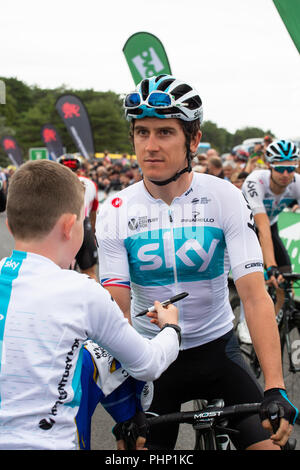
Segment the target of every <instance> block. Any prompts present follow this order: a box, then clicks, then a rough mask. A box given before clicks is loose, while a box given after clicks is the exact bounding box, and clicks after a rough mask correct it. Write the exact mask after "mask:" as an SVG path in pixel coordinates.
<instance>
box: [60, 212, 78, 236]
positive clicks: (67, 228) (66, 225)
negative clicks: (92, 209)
mask: <svg viewBox="0 0 300 470" xmlns="http://www.w3.org/2000/svg"><path fill="white" fill-rule="evenodd" d="M76 220H77V216H76V214H63V215H62V220H61V226H62V233H63V237H64V238H65V239H66V240H70V238H71V235H72V230H73V227H74V224H75V222H76Z"/></svg>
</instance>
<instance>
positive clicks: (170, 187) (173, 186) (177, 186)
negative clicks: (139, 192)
mask: <svg viewBox="0 0 300 470" xmlns="http://www.w3.org/2000/svg"><path fill="white" fill-rule="evenodd" d="M192 179H193V172H190V173H184V174H183V175H181V176H180V177H179V178H178V180H176V181H172V183H169V184H166V185H165V186H158V185H156V184H154V183H151V181H149V180H148V179H147V178H144V185H145V187H146V189H147V191H148V192H149V193H150V194H151V196H152V197H154V199H162V200H163V201H164V202H165V203H166V204H168V205H170V204H171V203H172V201H173V200H174V198H175V197H179V196H181V195H182V194H183V193H184V192H185V191H187V189H188V188H189V187H190V185H191V183H192Z"/></svg>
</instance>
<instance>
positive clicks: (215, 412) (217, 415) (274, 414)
mask: <svg viewBox="0 0 300 470" xmlns="http://www.w3.org/2000/svg"><path fill="white" fill-rule="evenodd" d="M260 406H261V404H260V403H242V404H239V405H232V406H226V407H224V408H220V407H218V406H216V407H213V406H212V407H211V406H209V407H206V408H204V409H202V410H196V411H180V412H177V413H169V414H165V415H161V416H153V417H149V414H148V417H147V425H148V426H149V427H150V428H151V427H154V426H156V425H159V424H169V423H178V424H180V423H187V424H197V423H199V422H200V421H201V420H203V421H205V420H209V419H215V420H216V421H218V420H221V419H224V418H228V417H232V416H234V415H241V414H253V413H259V410H260ZM268 411H269V413H268V414H269V419H270V422H271V425H272V428H273V432H274V434H275V433H276V431H277V429H278V428H279V424H280V418H279V415H280V413H279V408H278V405H277V404H276V403H271V404H270V406H269V410H268ZM295 446H296V440H295V439H289V441H288V442H287V443H286V444H285V445H284V446H283V447H281V449H282V450H294V449H295Z"/></svg>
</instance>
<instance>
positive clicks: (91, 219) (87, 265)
mask: <svg viewBox="0 0 300 470" xmlns="http://www.w3.org/2000/svg"><path fill="white" fill-rule="evenodd" d="M58 163H61V164H62V165H64V166H66V167H68V168H70V169H71V170H72V171H74V172H75V173H76V174H77V176H78V178H79V179H80V181H81V182H82V183H83V185H84V187H85V193H84V216H85V219H84V239H83V244H82V246H81V248H80V250H79V251H78V253H77V255H76V261H77V263H78V266H79V268H80V270H81V272H82V273H84V274H87V275H88V276H90V277H91V278H92V279H95V280H96V281H98V276H97V262H98V255H97V247H96V240H95V224H96V214H97V210H98V206H99V201H98V190H97V186H96V184H95V183H94V182H93V181H92V180H91V179H89V178H87V177H86V176H84V175H83V174H82V173H81V166H82V164H81V159H80V157H78V156H77V155H75V154H65V155H62V156H61V157H59V159H58Z"/></svg>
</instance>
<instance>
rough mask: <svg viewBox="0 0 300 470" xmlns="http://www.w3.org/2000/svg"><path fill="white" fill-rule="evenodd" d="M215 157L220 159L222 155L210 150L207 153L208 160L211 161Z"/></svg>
mask: <svg viewBox="0 0 300 470" xmlns="http://www.w3.org/2000/svg"><path fill="white" fill-rule="evenodd" d="M213 157H218V158H220V155H219V153H218V152H217V150H216V149H208V150H207V152H206V158H207V160H210V159H211V158H213Z"/></svg>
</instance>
